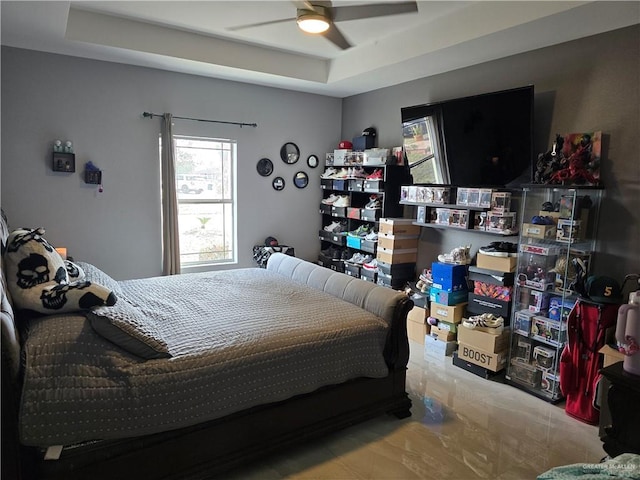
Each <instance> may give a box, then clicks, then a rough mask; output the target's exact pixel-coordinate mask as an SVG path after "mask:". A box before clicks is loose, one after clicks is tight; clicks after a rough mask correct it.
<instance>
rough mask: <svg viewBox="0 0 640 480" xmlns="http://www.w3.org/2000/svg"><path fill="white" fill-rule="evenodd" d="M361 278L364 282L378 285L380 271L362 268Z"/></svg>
mask: <svg viewBox="0 0 640 480" xmlns="http://www.w3.org/2000/svg"><path fill="white" fill-rule="evenodd" d="M360 278H361V279H362V280H366V281H367V282H373V283H376V281H377V280H378V271H377V270H369V269H367V268H364V267H362V268H361V269H360Z"/></svg>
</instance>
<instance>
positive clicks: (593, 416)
mask: <svg viewBox="0 0 640 480" xmlns="http://www.w3.org/2000/svg"><path fill="white" fill-rule="evenodd" d="M618 307H619V305H617V304H602V303H595V302H592V301H589V300H585V299H582V298H581V299H578V301H577V302H576V304H575V306H574V307H573V309H572V310H571V313H570V314H569V317H568V319H567V337H568V338H567V343H566V345H565V347H564V350H563V351H562V354H561V356H560V390H561V391H562V394H563V395H564V396H565V397H566V403H565V411H566V412H567V414H568V415H570V416H572V417H574V418H577V419H578V420H581V421H583V422H585V423H590V424H592V425H595V424H597V423H598V420H599V418H600V412H599V410H597V409H596V408H595V407H594V406H593V405H594V400H595V398H594V396H595V394H596V387H597V384H598V381H599V380H600V369H601V368H602V358H601V356H600V354H599V353H598V350H600V348H602V347H603V346H604V341H605V332H606V330H607V328H610V327H615V325H616V321H617V315H618Z"/></svg>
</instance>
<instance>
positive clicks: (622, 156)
mask: <svg viewBox="0 0 640 480" xmlns="http://www.w3.org/2000/svg"><path fill="white" fill-rule="evenodd" d="M542 34H544V33H543V32H541V35H542ZM639 59H640V27H638V26H634V27H629V28H625V29H621V30H617V31H613V32H609V33H605V34H602V35H597V36H594V37H589V38H585V39H582V40H577V41H573V42H569V43H565V44H562V45H558V46H554V47H549V48H544V49H540V50H536V51H533V52H529V53H524V54H520V55H516V56H512V57H509V58H505V59H501V60H497V61H492V62H488V63H483V64H480V65H476V66H473V67H469V68H465V69H461V70H457V71H454V72H449V73H446V74H442V75H436V76H432V77H428V78H423V79H420V80H416V81H412V82H408V83H404V84H401V85H396V86H393V87H388V88H384V89H381V90H377V91H374V92H369V93H366V94H361V95H356V96H353V97H349V98H346V99H344V103H343V110H342V112H343V113H342V122H343V130H342V133H343V135H342V136H343V137H347V138H351V137H352V136H355V135H358V134H359V132H361V131H362V129H363V128H365V127H368V126H370V125H373V126H375V127H376V128H377V129H378V144H379V145H380V146H391V145H399V144H401V142H402V132H401V129H400V125H401V121H400V108H401V107H405V106H411V105H418V104H423V103H429V102H433V101H439V100H445V99H450V98H456V97H462V96H467V95H474V94H479V93H485V92H491V91H497V90H502V89H507V88H514V87H520V86H523V85H529V84H533V85H535V91H536V95H535V100H534V102H535V114H534V115H535V126H534V146H535V149H534V152H536V153H538V152H543V151H546V150H548V149H549V147H550V146H551V144H552V143H553V139H554V137H555V134H556V133H571V132H589V131H594V130H601V131H602V132H603V133H604V135H605V139H604V141H603V144H604V145H603V150H604V152H603V159H604V161H603V163H602V169H601V177H602V179H603V182H604V185H605V187H606V192H605V199H604V200H603V203H602V209H601V211H600V224H599V229H598V232H599V234H598V241H599V244H598V249H599V251H598V254H597V255H596V256H595V262H594V271H595V273H597V274H601V275H610V276H613V277H614V278H616V279H619V281H622V279H623V278H624V275H625V274H627V273H631V272H633V273H637V272H640V231H639V228H640V227H639V225H640V221H639V220H640V153H639V151H640V149H639V147H638V139H639V138H640V96H639V89H640V73H639V70H640V68H639V67H640V61H639ZM495 240H498V238H496V237H494V236H489V235H485V234H470V233H466V234H465V233H460V232H459V231H455V232H454V231H446V230H435V229H426V228H425V229H422V234H421V247H420V255H419V265H418V267H419V268H425V267H427V266H429V265H430V264H431V262H432V261H434V260H435V259H436V257H437V254H438V253H441V252H444V251H449V250H451V249H452V248H453V247H455V246H458V245H462V244H472V245H473V253H475V252H477V250H478V248H479V247H481V246H483V245H486V244H488V243H489V242H491V241H495ZM510 240H511V241H517V238H515V239H513V238H510Z"/></svg>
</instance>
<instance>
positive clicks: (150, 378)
mask: <svg viewBox="0 0 640 480" xmlns="http://www.w3.org/2000/svg"><path fill="white" fill-rule="evenodd" d="M84 267H85V270H87V271H89V266H88V265H85V266H84ZM117 283H118V285H117V295H118V298H119V300H118V302H119V303H120V302H122V303H128V304H130V305H134V306H135V307H136V308H137V309H139V310H140V311H141V312H144V313H145V315H148V318H149V321H151V322H153V325H154V326H155V328H157V329H158V331H159V332H160V333H161V334H162V336H163V338H164V340H165V342H166V344H167V348H168V350H169V352H170V354H171V358H162V359H152V360H145V359H143V358H141V357H138V356H136V355H133V354H131V353H128V352H127V351H125V350H123V349H122V348H120V347H118V346H117V345H115V344H113V343H111V342H110V341H108V340H107V339H105V338H103V337H102V336H100V335H99V334H97V333H96V331H95V330H94V329H93V328H92V327H91V325H90V322H89V321H88V320H87V318H86V317H85V316H84V315H80V314H77V315H76V314H67V315H56V316H49V317H40V318H37V319H34V320H31V322H30V325H29V329H28V330H29V335H28V338H27V340H26V342H25V346H24V355H25V357H24V362H25V373H24V386H23V394H22V397H21V405H20V439H21V441H22V443H23V444H25V445H32V446H40V447H46V446H50V445H69V444H74V443H80V442H85V441H90V440H106V439H118V438H125V437H134V436H139V435H146V434H152V433H157V432H162V431H167V430H172V429H177V428H182V427H186V426H190V425H194V424H198V423H201V422H204V421H208V420H213V419H216V418H220V417H223V416H226V415H228V414H231V413H234V412H238V411H241V410H244V409H247V408H250V407H253V406H257V405H261V404H266V403H271V402H276V401H280V400H285V399H287V398H290V397H292V396H295V395H298V394H303V393H308V392H312V391H314V390H316V389H318V388H320V387H323V386H326V385H332V384H338V383H342V382H345V381H347V380H350V379H354V378H357V377H375V378H380V377H384V376H386V375H387V374H388V367H387V365H386V363H385V360H384V357H383V349H384V345H385V339H386V336H387V331H388V329H389V325H388V323H387V322H386V321H385V320H383V319H382V318H380V317H378V316H376V315H374V314H372V313H370V312H368V311H366V310H364V309H362V308H360V307H358V306H355V305H353V304H352V303H350V302H347V301H344V300H342V299H339V298H337V297H335V296H333V295H330V294H328V293H324V292H322V291H320V290H316V289H313V288H310V287H308V286H305V285H300V284H298V283H295V282H293V281H291V280H290V279H288V278H287V277H286V276H283V275H281V274H278V273H276V272H273V271H270V270H263V269H257V268H250V269H239V270H230V271H224V272H207V273H196V274H184V275H176V276H170V277H157V278H149V279H139V280H129V281H123V282H117ZM117 305H118V304H116V306H117Z"/></svg>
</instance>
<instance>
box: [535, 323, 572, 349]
mask: <svg viewBox="0 0 640 480" xmlns="http://www.w3.org/2000/svg"><path fill="white" fill-rule="evenodd" d="M531 333H532V334H533V338H534V339H536V340H540V341H542V342H546V343H548V344H550V345H553V346H555V347H558V346H560V345H563V344H564V342H565V341H566V340H567V324H566V323H564V322H561V321H559V320H551V319H550V318H547V317H542V316H538V315H536V316H535V317H533V325H532V326H531Z"/></svg>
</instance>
